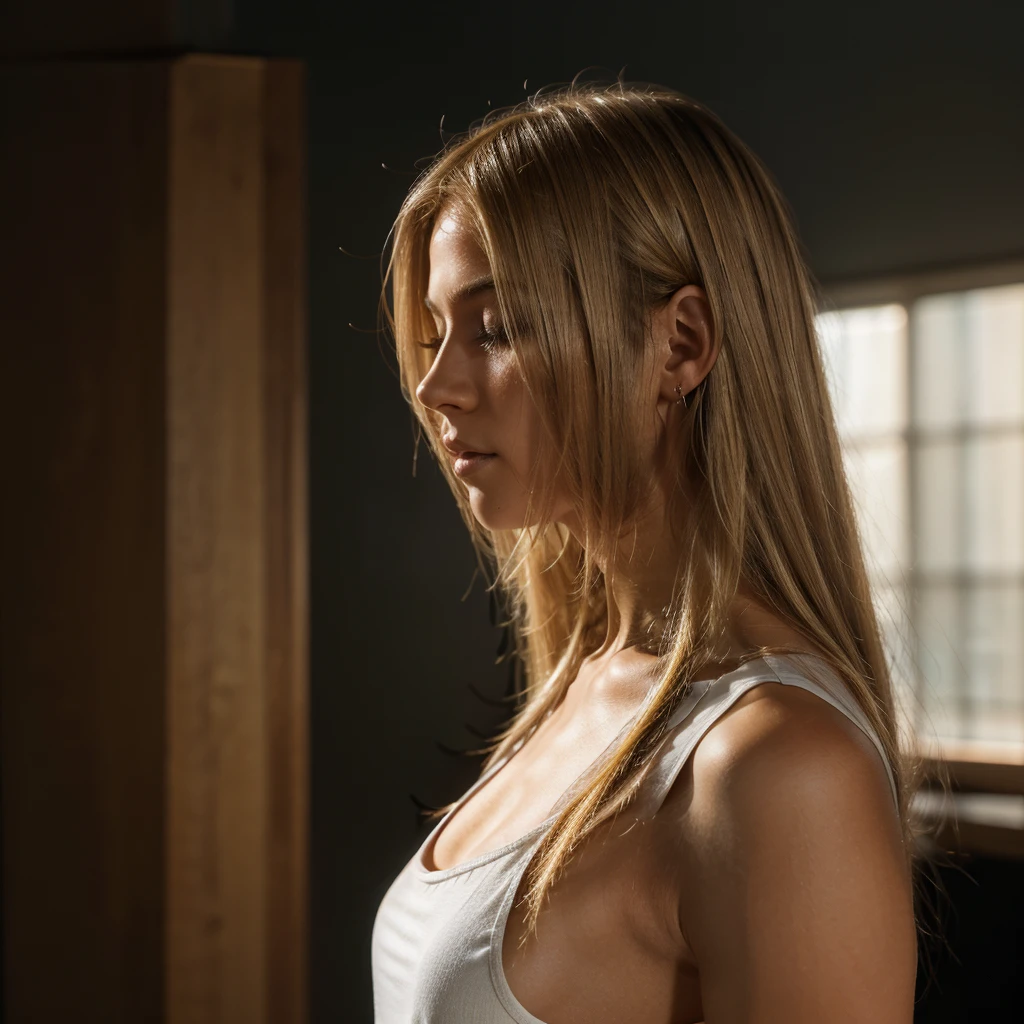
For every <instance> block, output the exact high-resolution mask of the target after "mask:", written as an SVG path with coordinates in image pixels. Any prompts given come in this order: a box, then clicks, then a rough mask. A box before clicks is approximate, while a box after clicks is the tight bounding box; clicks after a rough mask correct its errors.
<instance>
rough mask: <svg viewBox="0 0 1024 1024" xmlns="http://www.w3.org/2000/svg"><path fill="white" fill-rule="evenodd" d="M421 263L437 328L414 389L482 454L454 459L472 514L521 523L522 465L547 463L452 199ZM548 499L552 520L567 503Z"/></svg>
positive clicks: (486, 274) (535, 419)
mask: <svg viewBox="0 0 1024 1024" xmlns="http://www.w3.org/2000/svg"><path fill="white" fill-rule="evenodd" d="M429 261H430V275H429V280H428V285H427V295H426V296H425V299H424V301H425V303H426V306H427V309H428V310H429V311H430V314H431V315H432V316H433V318H434V322H435V326H436V330H437V335H436V339H435V341H434V343H433V347H434V352H435V354H434V359H433V362H432V364H431V366H430V369H429V370H428V372H427V374H426V376H425V377H424V378H423V380H422V381H421V382H420V384H419V387H418V388H417V389H416V395H417V397H418V399H419V400H420V401H421V402H422V403H423V404H424V405H425V406H426V407H428V408H430V409H433V410H434V411H435V412H437V413H439V414H441V416H442V417H443V418H444V422H443V435H444V438H445V440H446V442H447V443H450V444H454V445H455V446H457V447H462V448H465V449H468V450H470V451H473V452H480V453H487V454H488V455H489V457H487V458H483V459H479V458H478V459H469V460H459V461H458V462H457V464H456V466H455V470H456V472H457V473H458V474H459V476H460V478H461V479H462V481H463V482H464V483H465V484H466V486H467V488H468V491H469V500H470V505H471V507H472V509H473V514H474V515H475V517H476V518H477V520H478V521H479V522H480V523H481V524H482V525H483V526H485V527H486V528H488V529H490V530H509V529H518V528H520V527H523V526H525V525H528V524H527V523H526V514H527V505H528V498H529V482H530V473H531V470H532V469H533V467H534V466H535V465H543V464H546V463H549V462H550V456H549V454H548V453H547V450H546V446H545V445H544V444H543V441H544V432H543V426H542V423H541V420H540V415H539V413H538V411H537V408H536V406H535V404H534V402H533V399H532V398H531V396H530V394H529V392H528V391H527V388H526V385H525V382H524V381H523V379H522V376H521V374H520V372H519V369H518V367H517V365H516V361H515V356H514V354H513V351H512V348H511V345H510V343H509V340H508V338H507V336H506V334H505V331H504V327H503V325H502V324H501V322H500V320H501V314H500V311H499V309H498V301H497V294H496V292H495V289H494V285H493V283H492V281H491V268H490V264H489V262H488V260H487V256H486V254H485V253H484V251H483V250H482V249H481V248H480V246H479V244H478V243H477V241H476V239H475V238H474V236H473V233H472V230H471V229H470V226H469V223H468V219H467V216H466V214H465V212H464V211H462V210H460V209H458V208H457V207H454V206H451V207H448V208H447V209H445V210H443V211H442V212H441V213H440V214H439V216H438V217H437V218H436V222H435V227H434V232H433V235H432V236H431V239H430V248H429ZM452 458H453V459H454V458H455V457H454V456H452ZM555 500H556V504H555V508H554V510H553V511H554V520H555V521H558V520H560V519H561V518H562V517H563V516H565V515H567V514H568V513H569V512H570V503H569V502H568V500H567V499H565V497H564V496H563V495H560V494H558V492H557V491H556V498H555Z"/></svg>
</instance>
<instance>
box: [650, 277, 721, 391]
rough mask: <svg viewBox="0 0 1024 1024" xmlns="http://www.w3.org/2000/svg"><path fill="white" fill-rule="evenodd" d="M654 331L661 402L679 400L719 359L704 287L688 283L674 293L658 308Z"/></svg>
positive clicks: (653, 320) (652, 328)
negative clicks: (677, 388) (677, 387)
mask: <svg viewBox="0 0 1024 1024" xmlns="http://www.w3.org/2000/svg"><path fill="white" fill-rule="evenodd" d="M651 332H652V336H653V341H654V346H655V352H656V353H657V364H656V367H655V372H656V374H657V377H658V398H659V401H661V400H664V401H666V402H675V401H676V399H678V398H679V395H680V394H682V395H684V396H685V395H688V394H689V393H690V392H691V391H693V389H694V388H695V387H697V385H698V384H700V382H701V381H702V380H703V379H704V378H705V377H706V376H707V375H708V373H710V371H711V367H712V366H714V365H715V360H716V359H717V358H718V350H719V348H720V341H719V340H718V338H716V332H715V329H714V324H713V322H712V319H711V306H710V304H709V303H708V297H707V295H706V294H705V292H704V289H703V288H701V287H700V285H696V284H686V285H683V287H682V288H680V289H678V290H677V291H676V292H674V293H673V294H672V295H671V296H670V297H669V298H668V300H667V301H666V302H664V303H663V304H662V305H661V306H660V307H658V308H657V309H656V310H655V311H654V313H653V315H652V319H651ZM676 385H678V386H679V391H676Z"/></svg>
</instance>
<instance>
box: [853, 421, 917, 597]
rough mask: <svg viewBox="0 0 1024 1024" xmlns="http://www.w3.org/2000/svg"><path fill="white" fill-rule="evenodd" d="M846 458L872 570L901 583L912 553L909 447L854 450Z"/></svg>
mask: <svg viewBox="0 0 1024 1024" xmlns="http://www.w3.org/2000/svg"><path fill="white" fill-rule="evenodd" d="M845 456H846V471H847V475H848V477H849V480H850V489H851V490H852V491H853V500H854V505H855V506H856V509H857V521H858V524H859V525H860V531H861V537H862V539H863V543H864V557H865V558H866V560H867V563H868V571H869V572H871V573H872V574H873V575H878V576H882V577H884V578H885V579H886V580H888V582H890V583H892V584H896V583H899V582H900V581H901V576H902V572H903V567H904V566H905V565H906V564H907V556H908V553H909V552H908V514H907V493H906V492H907V488H906V482H907V453H906V445H905V444H904V443H903V442H902V441H895V442H892V443H881V444H877V445H871V446H865V447H863V448H853V447H850V448H847V449H846V452H845Z"/></svg>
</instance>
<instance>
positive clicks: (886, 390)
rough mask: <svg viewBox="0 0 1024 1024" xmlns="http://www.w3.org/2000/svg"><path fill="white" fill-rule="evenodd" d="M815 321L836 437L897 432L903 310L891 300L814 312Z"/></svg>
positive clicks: (902, 412) (902, 422)
mask: <svg viewBox="0 0 1024 1024" xmlns="http://www.w3.org/2000/svg"><path fill="white" fill-rule="evenodd" d="M817 323H818V335H819V338H820V339H821V349H822V355H823V357H824V360H825V367H826V375H827V377H828V380H829V387H830V390H831V392H832V401H833V403H834V405H835V409H836V423H837V425H838V427H839V433H840V435H841V436H843V437H846V438H849V437H859V436H862V435H865V434H869V435H870V434H880V433H891V432H895V431H900V430H903V429H904V428H905V427H906V424H907V402H906V390H907V389H906V333H907V332H906V324H907V315H906V310H904V308H903V307H902V306H900V305H895V304H894V305H888V306H866V307H863V308H861V309H843V310H839V311H838V312H832V313H822V314H820V315H819V316H818V319H817Z"/></svg>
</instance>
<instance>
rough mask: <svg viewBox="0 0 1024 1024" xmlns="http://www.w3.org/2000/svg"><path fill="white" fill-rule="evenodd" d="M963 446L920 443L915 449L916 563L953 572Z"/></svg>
mask: <svg viewBox="0 0 1024 1024" xmlns="http://www.w3.org/2000/svg"><path fill="white" fill-rule="evenodd" d="M962 459H963V446H962V445H959V444H954V443H950V442H945V441H941V442H930V443H927V444H925V443H922V444H921V445H920V446H919V447H918V450H917V496H916V497H917V501H916V504H917V530H916V542H917V566H918V568H920V569H921V570H923V571H925V572H953V571H954V570H955V569H957V568H959V566H960V564H961V552H962V550H963V546H964V545H963V543H962V542H961V539H960V538H961V531H962V519H963V517H962V515H961V509H962V504H963V498H962V492H963V483H962V481H963V469H962V466H961V462H962Z"/></svg>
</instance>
